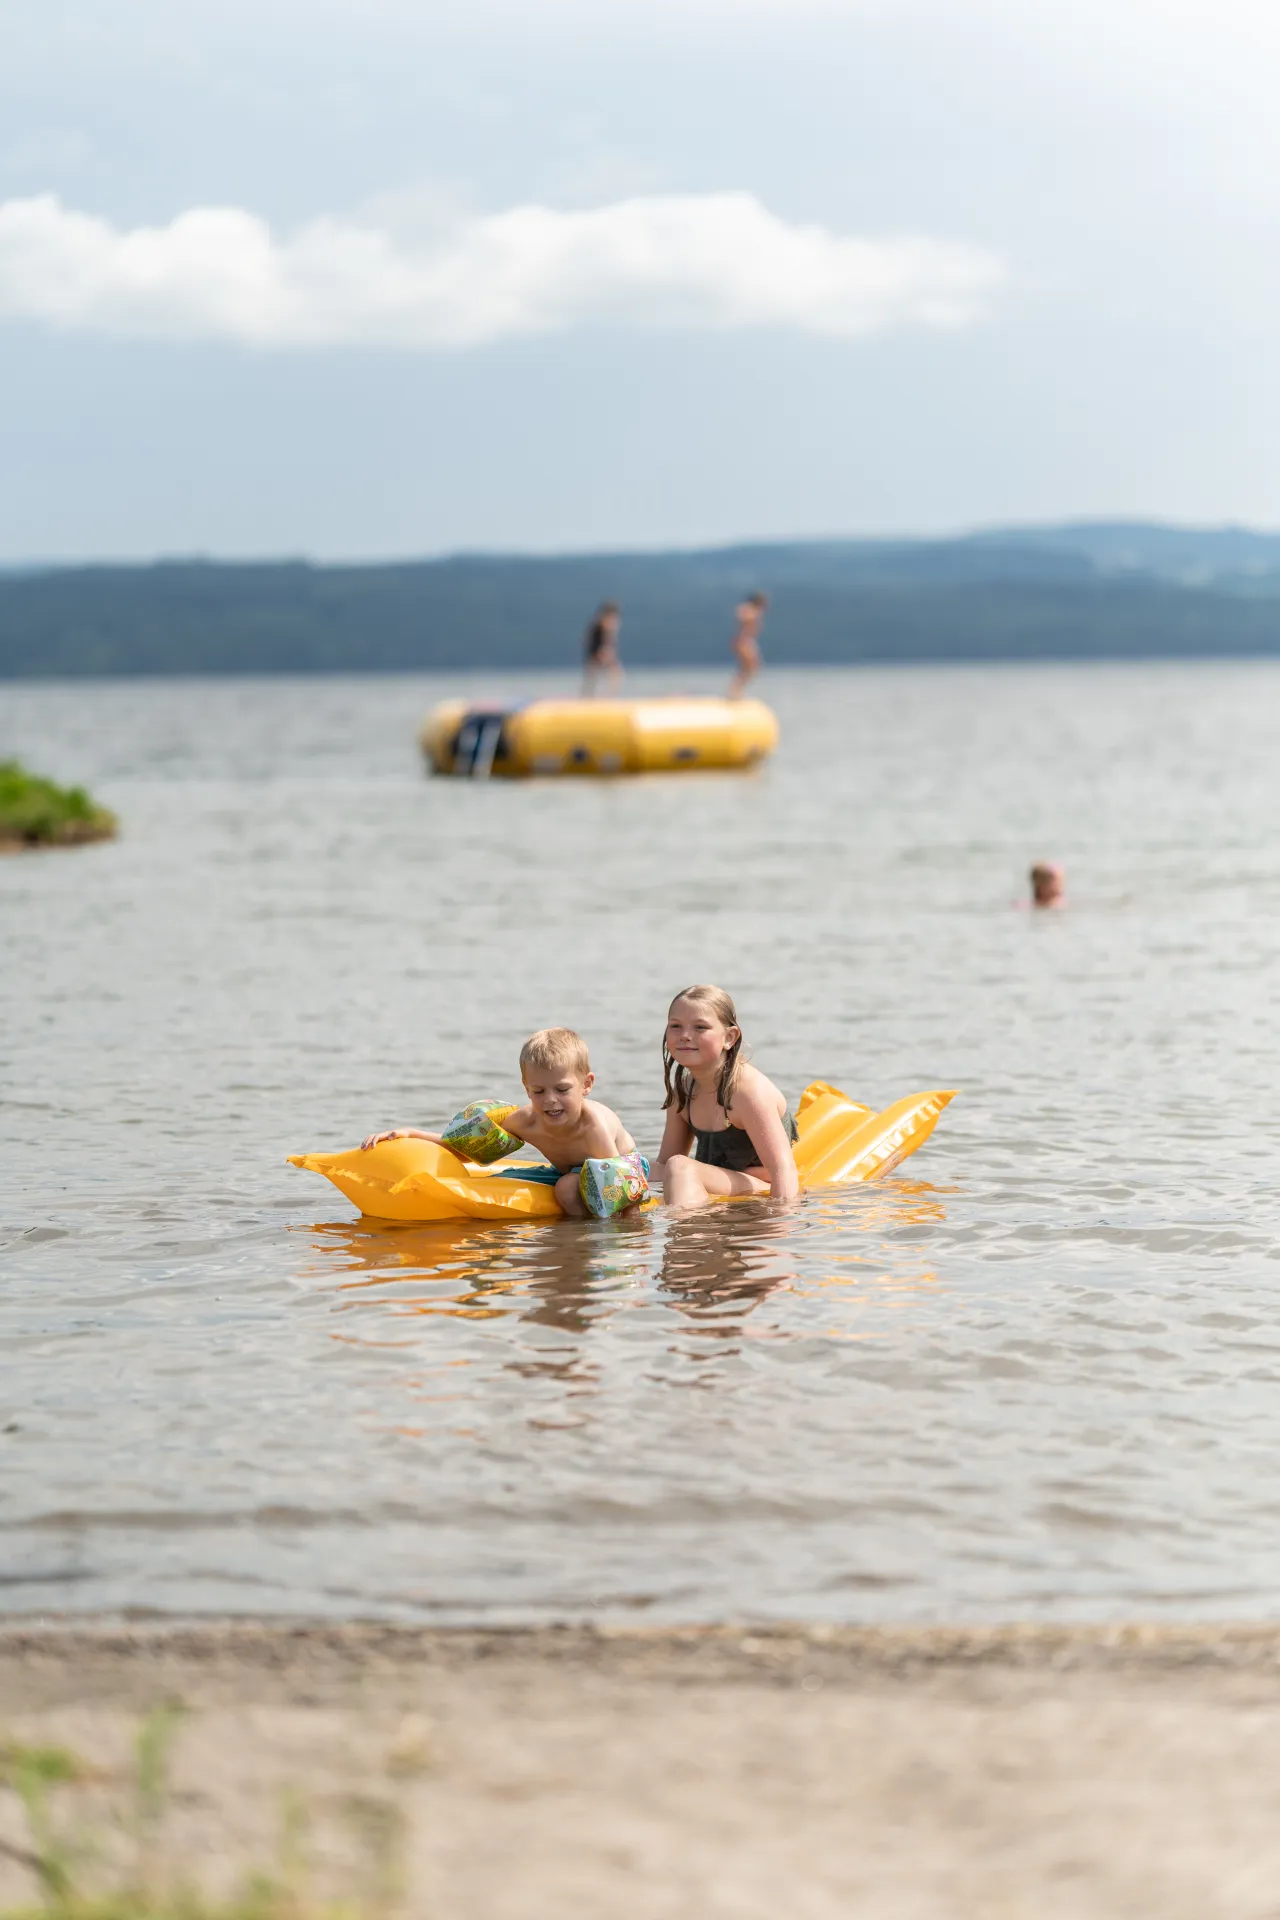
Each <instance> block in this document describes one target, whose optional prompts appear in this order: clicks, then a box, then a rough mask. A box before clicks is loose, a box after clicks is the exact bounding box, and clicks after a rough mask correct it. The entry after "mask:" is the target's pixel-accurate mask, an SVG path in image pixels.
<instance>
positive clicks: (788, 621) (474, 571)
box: [0, 524, 1280, 678]
mask: <svg viewBox="0 0 1280 1920" xmlns="http://www.w3.org/2000/svg"><path fill="white" fill-rule="evenodd" d="M756 587H761V588H763V589H765V590H766V591H767V592H768V593H769V594H770V595H771V596H772V602H773V604H772V607H771V610H770V614H769V619H768V624H767V626H766V630H765V648H766V653H767V656H768V658H769V659H770V660H772V661H773V662H774V663H776V664H778V665H784V664H815V665H816V664H831V663H837V662H856V661H911V660H919V661H924V660H1034V659H1065V660H1070V659H1148V658H1156V657H1191V656H1196V655H1230V654H1237V655H1249V654H1280V535H1275V534H1263V533H1254V532H1250V531H1249V530H1247V529H1244V528H1233V527H1227V528H1221V529H1210V530H1205V531H1198V530H1195V529H1184V528H1175V527H1161V526H1147V525H1142V524H1134V525H1125V524H1100V525H1096V526H1090V525H1081V526H1063V527H1040V528H1026V529H1012V530H1010V529H1005V530H996V531H992V532H989V533H979V534H973V535H968V536H965V537H963V538H959V539H953V540H893V541H889V540H847V541H810V542H796V543H790V544H777V545H759V546H740V547H724V548H717V549H714V550H708V551H706V552H695V553H647V554H637V553H623V554H590V555H578V556H566V557H558V558H549V559H538V558H528V557H516V556H508V555H501V554H492V555H488V554H469V555H462V556H458V557H455V558H452V559H446V560H432V561H415V562H407V563H403V564H397V565H392V566H381V565H379V566H311V565H308V564H306V563H304V562H300V561H289V562H277V563H270V564H254V565H242V564H240V563H236V562H221V561H203V560H173V561H163V562H159V563H157V564H155V565H153V566H106V567H103V566H94V567H61V568H54V569H46V570H41V569H21V570H11V571H9V572H7V573H0V676H3V677H8V678H17V677H31V676H37V675H38V676H62V675H75V674H127V673H254V672H261V673H281V672H286V673H288V672H297V673H307V672H332V671H361V670H380V669H392V668H420V669H430V668H438V669H451V668H466V667H472V666H474V667H491V668H511V667H550V666H559V667H566V666H572V665H573V664H575V663H576V661H577V659H578V650H579V643H580V638H581V634H582V630H583V627H584V625H585V623H586V621H587V619H588V617H589V615H590V613H591V611H592V609H593V608H594V606H595V605H596V603H597V602H598V601H600V600H602V599H607V598H608V599H617V600H620V601H621V602H622V608H623V649H624V654H625V657H626V659H627V660H628V661H629V662H631V663H632V664H633V665H637V666H640V665H670V664H673V663H676V662H682V663H687V664H693V665H697V664H706V663H712V662H715V663H720V664H723V662H724V660H725V657H726V643H727V640H728V636H729V633H730V631H731V627H732V610H733V606H734V603H735V601H736V600H737V599H738V598H739V597H740V596H741V595H742V594H743V593H745V592H749V591H750V590H751V589H753V588H756Z"/></svg>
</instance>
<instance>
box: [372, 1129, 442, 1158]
mask: <svg viewBox="0 0 1280 1920" xmlns="http://www.w3.org/2000/svg"><path fill="white" fill-rule="evenodd" d="M384 1140H430V1141H431V1143H432V1145H433V1146H437V1147H442V1146H443V1145H444V1141H443V1140H442V1139H441V1138H440V1135H439V1134H438V1133H420V1132H419V1130H418V1128H417V1127H392V1129H391V1131H390V1133H370V1134H366V1135H365V1137H364V1139H363V1140H362V1141H361V1142H360V1145H361V1148H362V1149H363V1150H364V1152H366V1153H367V1152H368V1151H369V1148H370V1147H376V1146H380V1145H381V1143H382V1142H383V1141H384Z"/></svg>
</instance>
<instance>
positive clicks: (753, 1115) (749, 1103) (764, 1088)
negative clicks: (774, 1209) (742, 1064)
mask: <svg viewBox="0 0 1280 1920" xmlns="http://www.w3.org/2000/svg"><path fill="white" fill-rule="evenodd" d="M728 1117H729V1116H728V1114H726V1115H725V1118H726V1120H727V1119H728ZM733 1124H734V1126H735V1127H743V1128H745V1129H746V1132H747V1133H748V1134H749V1135H750V1138H751V1144H752V1146H753V1147H754V1148H755V1150H756V1152H757V1153H758V1154H759V1155H760V1165H761V1166H762V1167H763V1168H764V1170H765V1173H766V1175H767V1176H768V1180H769V1191H770V1193H771V1194H772V1196H773V1198H774V1199H775V1200H794V1199H795V1197H796V1195H797V1194H798V1193H799V1191H800V1175H799V1174H798V1173H797V1172H796V1157H795V1154H794V1153H793V1152H792V1151H791V1142H790V1141H789V1140H788V1138H787V1130H786V1128H785V1127H784V1126H783V1124H782V1119H781V1116H780V1115H779V1113H778V1090H777V1088H776V1087H775V1086H773V1085H771V1084H770V1082H769V1081H768V1080H766V1079H765V1078H764V1075H763V1074H761V1075H760V1076H759V1078H758V1079H755V1078H753V1080H752V1081H751V1082H750V1083H749V1084H748V1085H746V1086H744V1087H742V1088H741V1089H740V1091H739V1092H738V1093H737V1094H736V1095H735V1097H734V1102H733Z"/></svg>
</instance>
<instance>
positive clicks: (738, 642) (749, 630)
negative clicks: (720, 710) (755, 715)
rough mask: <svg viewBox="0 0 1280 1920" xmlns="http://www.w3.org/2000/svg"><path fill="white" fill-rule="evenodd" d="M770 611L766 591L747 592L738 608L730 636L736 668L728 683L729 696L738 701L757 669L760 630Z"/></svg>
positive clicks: (758, 664) (758, 663)
mask: <svg viewBox="0 0 1280 1920" xmlns="http://www.w3.org/2000/svg"><path fill="white" fill-rule="evenodd" d="M768 611H769V596H768V594H767V593H749V594H748V595H747V597H746V599H745V600H744V601H743V602H742V604H741V605H740V606H739V608H738V610H737V615H736V618H737V622H738V631H737V632H736V633H735V634H734V636H733V657H734V659H735V660H736V661H737V663H738V670H737V672H736V673H735V674H734V676H733V679H732V680H731V681H730V682H729V698H730V699H731V700H740V699H741V698H742V695H743V694H744V693H745V692H746V690H747V687H748V685H749V684H750V682H751V681H752V680H754V679H755V677H756V675H757V674H758V673H759V671H760V629H761V627H762V626H763V625H764V616H765V614H766V613H767V612H768Z"/></svg>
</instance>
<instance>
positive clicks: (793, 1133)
mask: <svg viewBox="0 0 1280 1920" xmlns="http://www.w3.org/2000/svg"><path fill="white" fill-rule="evenodd" d="M782 1124H783V1126H784V1127H785V1129H786V1134H787V1138H788V1140H790V1142H791V1144H792V1146H793V1147H794V1145H795V1143H796V1141H797V1140H798V1139H799V1138H800V1134H799V1130H798V1129H797V1127H796V1123H795V1121H794V1120H793V1119H792V1118H791V1109H790V1107H788V1108H787V1110H786V1112H785V1113H784V1114H783V1116H782ZM693 1137H694V1140H695V1141H696V1143H697V1152H696V1153H695V1154H694V1159H695V1160H697V1162H698V1164H699V1165H700V1166H703V1167H723V1168H724V1170H725V1172H726V1173H745V1172H746V1170H747V1168H748V1167H758V1166H759V1165H760V1155H759V1154H758V1153H757V1151H756V1148H755V1145H754V1143H753V1141H752V1139H751V1135H750V1134H749V1133H748V1132H747V1130H746V1128H745V1127H694V1129H693Z"/></svg>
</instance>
